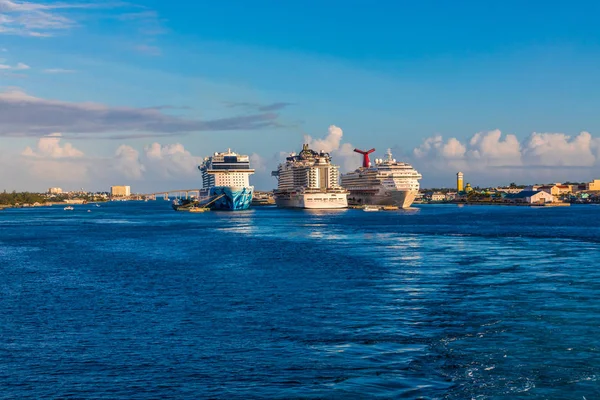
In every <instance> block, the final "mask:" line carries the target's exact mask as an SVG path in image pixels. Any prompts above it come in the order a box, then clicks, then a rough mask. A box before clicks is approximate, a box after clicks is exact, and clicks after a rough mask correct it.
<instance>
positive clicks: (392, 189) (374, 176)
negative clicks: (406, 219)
mask: <svg viewBox="0 0 600 400" xmlns="http://www.w3.org/2000/svg"><path fill="white" fill-rule="evenodd" d="M354 151H355V152H357V153H360V154H362V155H363V165H362V167H360V168H358V169H357V170H355V171H353V172H350V173H347V174H344V175H342V186H343V187H344V188H345V189H346V190H348V191H349V192H350V194H349V195H348V203H349V204H351V205H382V206H384V205H393V206H398V207H401V208H408V207H410V206H411V204H412V203H413V201H414V200H415V197H416V195H417V193H418V192H419V179H421V178H422V176H421V174H419V173H418V172H417V170H415V169H414V168H413V167H412V166H411V165H410V164H407V163H404V162H398V161H396V160H395V159H394V158H393V157H392V152H391V150H390V149H388V151H387V153H386V158H385V159H376V160H375V165H372V164H371V160H370V159H369V154H370V153H372V152H374V151H375V149H371V150H369V151H363V150H358V149H355V150H354Z"/></svg>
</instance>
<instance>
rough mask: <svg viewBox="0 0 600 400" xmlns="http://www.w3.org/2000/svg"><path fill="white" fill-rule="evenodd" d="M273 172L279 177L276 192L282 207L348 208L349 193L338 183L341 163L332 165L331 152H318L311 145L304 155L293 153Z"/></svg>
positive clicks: (304, 149)
mask: <svg viewBox="0 0 600 400" xmlns="http://www.w3.org/2000/svg"><path fill="white" fill-rule="evenodd" d="M272 175H273V176H276V177H277V180H278V186H277V190H275V193H274V194H275V204H277V206H278V207H292V208H329V209H331V208H346V207H348V199H347V196H348V192H347V191H346V190H344V189H343V188H342V187H341V186H340V185H339V183H338V180H339V166H337V165H332V164H331V156H330V155H329V153H324V152H322V151H321V152H320V153H317V152H316V151H313V150H311V149H309V148H308V144H305V145H304V146H303V147H302V151H301V152H300V154H298V155H296V154H295V153H292V154H290V156H289V157H287V158H286V161H285V162H284V163H282V164H280V165H279V167H278V169H277V171H273V172H272Z"/></svg>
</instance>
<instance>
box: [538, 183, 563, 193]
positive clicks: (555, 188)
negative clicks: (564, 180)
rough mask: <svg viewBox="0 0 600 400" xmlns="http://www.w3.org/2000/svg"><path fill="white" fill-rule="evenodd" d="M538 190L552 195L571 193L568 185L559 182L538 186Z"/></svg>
mask: <svg viewBox="0 0 600 400" xmlns="http://www.w3.org/2000/svg"><path fill="white" fill-rule="evenodd" d="M538 190H542V191H544V192H546V193H550V194H551V195H552V196H561V195H563V194H569V193H571V187H570V186H569V185H562V184H560V183H555V184H554V185H545V186H540V187H539V188H538Z"/></svg>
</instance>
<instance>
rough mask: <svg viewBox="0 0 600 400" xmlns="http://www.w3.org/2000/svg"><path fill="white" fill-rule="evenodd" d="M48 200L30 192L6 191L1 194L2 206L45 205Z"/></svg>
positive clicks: (0, 202)
mask: <svg viewBox="0 0 600 400" xmlns="http://www.w3.org/2000/svg"><path fill="white" fill-rule="evenodd" d="M46 201H47V200H46V198H45V197H44V196H43V195H41V194H39V193H30V192H22V193H17V192H12V193H6V190H5V191H4V192H2V193H0V204H3V205H11V206H14V205H15V204H34V203H45V202H46Z"/></svg>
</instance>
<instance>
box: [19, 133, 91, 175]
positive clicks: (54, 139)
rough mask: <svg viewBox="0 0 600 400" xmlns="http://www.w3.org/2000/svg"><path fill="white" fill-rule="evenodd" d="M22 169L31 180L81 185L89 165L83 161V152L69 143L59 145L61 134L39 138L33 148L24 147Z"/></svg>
mask: <svg viewBox="0 0 600 400" xmlns="http://www.w3.org/2000/svg"><path fill="white" fill-rule="evenodd" d="M21 155H22V158H21V162H22V163H23V165H18V164H17V165H16V167H17V169H19V168H21V169H24V170H25V171H26V172H27V173H28V174H29V175H30V179H32V180H43V181H55V180H58V181H60V182H65V183H70V184H73V183H77V184H78V185H79V184H83V183H84V182H85V181H86V178H87V177H88V171H89V168H90V167H91V165H90V164H89V163H88V162H86V160H84V159H83V156H84V154H83V152H82V151H80V150H78V149H76V148H75V147H73V145H72V144H71V143H64V144H62V143H61V134H60V133H53V134H51V135H48V136H46V137H43V138H40V139H39V140H38V142H37V145H36V147H35V148H31V147H26V148H25V149H24V150H23V152H22V153H21Z"/></svg>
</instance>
